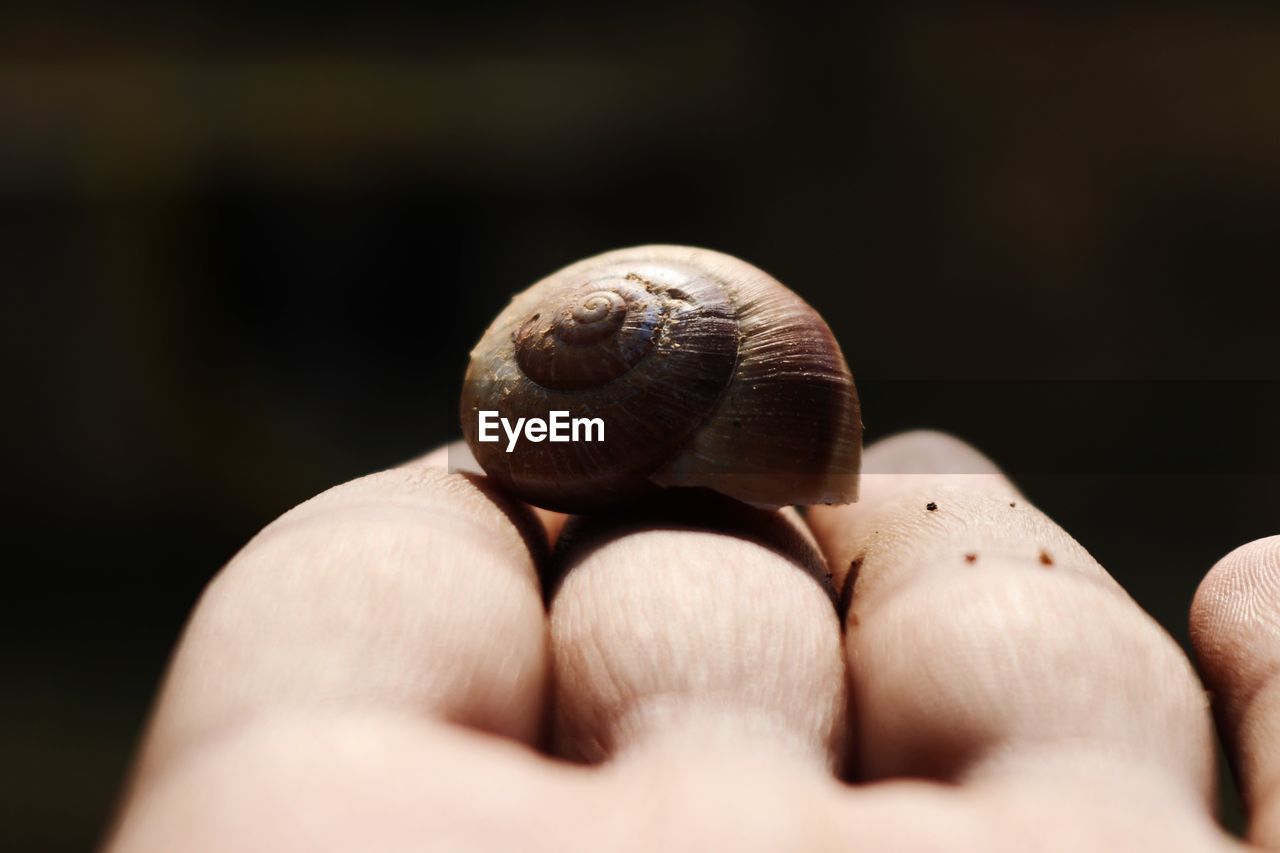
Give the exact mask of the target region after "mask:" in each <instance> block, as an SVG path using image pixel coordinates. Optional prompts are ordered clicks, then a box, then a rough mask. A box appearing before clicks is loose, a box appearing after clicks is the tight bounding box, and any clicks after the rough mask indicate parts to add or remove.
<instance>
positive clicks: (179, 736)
mask: <svg viewBox="0 0 1280 853" xmlns="http://www.w3.org/2000/svg"><path fill="white" fill-rule="evenodd" d="M544 550H545V548H544V545H543V538H542V536H541V535H540V533H539V532H538V531H537V527H536V522H534V521H533V520H532V518H531V517H530V516H529V515H528V513H527V511H526V510H525V509H524V508H523V507H522V506H519V505H517V504H515V503H514V502H511V501H508V500H506V499H505V498H503V497H502V496H501V495H499V494H497V493H496V492H495V491H494V490H492V489H491V488H489V487H488V486H487V485H486V484H485V482H484V481H483V480H482V479H480V478H476V477H471V476H468V475H463V474H449V473H447V472H446V471H444V470H442V469H439V468H435V467H431V466H429V465H421V464H410V465H407V466H404V467H402V468H398V469H393V470H390V471H385V472H382V473H379V474H374V475H371V476H368V477H364V478H361V479H359V480H355V481H353V482H350V483H347V484H345V485H342V486H338V487H336V488H333V489H330V490H329V491H327V492H325V493H323V494H321V495H320V496H318V497H316V498H313V499H312V500H309V501H307V502H306V503H303V504H302V505H300V506H298V507H297V508H295V509H293V510H291V511H290V512H288V513H285V515H283V516H282V517H281V518H280V519H278V520H277V521H275V522H273V523H272V524H271V525H269V526H268V527H267V528H266V529H265V530H263V531H262V532H261V533H260V534H258V536H256V537H255V538H254V539H253V540H252V541H251V542H250V543H249V544H248V545H246V546H245V548H244V549H243V550H242V551H240V553H238V554H237V555H236V556H235V557H234V559H232V561H231V562H230V564H229V565H228V566H227V567H226V568H225V569H223V571H222V572H220V573H219V575H218V576H217V577H216V578H215V579H214V580H213V582H212V583H211V584H210V585H209V587H208V589H206V590H205V592H204V594H203V596H202V597H201V600H200V602H199V604H198V606H197V607H196V610H195V612H194V614H193V616H192V618H191V620H190V623H189V624H188V626H187V629H186V631H185V633H184V636H183V639H182V641H181V643H180V645H179V648H178V650H177V652H176V654H175V657H174V660H173V662H172V664H171V668H170V672H169V674H168V677H167V680H166V683H165V686H164V688H163V691H162V693H161V697H160V699H159V702H158V705H157V708H156V710H155V714H154V720H153V723H152V726H151V730H150V733H149V736H148V739H147V743H146V745H145V748H144V752H143V758H142V761H141V763H140V773H139V776H140V778H145V777H146V776H147V775H148V774H149V773H151V772H152V771H154V770H155V769H156V768H157V767H159V766H161V765H163V764H165V763H166V762H167V761H169V760H170V759H171V757H172V756H173V755H175V754H177V753H180V752H181V751H182V750H184V749H186V748H189V747H190V746H191V745H193V744H198V743H200V742H201V741H202V740H203V739H204V738H206V737H208V736H209V735H210V734H211V733H214V732H218V731H220V730H225V729H227V728H229V727H234V726H236V725H240V724H243V723H245V722H246V721H247V720H252V719H253V718H255V717H257V716H262V715H268V714H278V713H280V712H290V711H300V712H312V711H315V710H317V709H327V710H333V709H339V710H341V709H360V710H371V711H378V712H398V713H404V714H408V715H413V716H418V717H435V718H439V719H443V720H448V721H452V722H457V723H460V724H463V725H467V726H473V727H475V728H479V729H483V730H487V731H492V732H496V733H500V734H504V735H509V736H511V737H515V738H518V739H520V740H524V741H531V740H533V739H534V737H535V735H536V733H537V732H538V730H539V724H540V716H541V711H542V707H543V704H544V703H543V695H544V676H545V671H546V647H545V635H546V625H545V611H544V608H543V604H542V598H541V592H540V588H539V585H538V580H537V568H536V563H537V562H538V560H539V554H542V553H543V552H544Z"/></svg>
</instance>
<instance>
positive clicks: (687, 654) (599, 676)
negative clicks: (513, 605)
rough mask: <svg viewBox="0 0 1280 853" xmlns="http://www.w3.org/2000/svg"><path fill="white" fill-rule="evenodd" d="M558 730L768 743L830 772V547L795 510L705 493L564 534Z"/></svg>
mask: <svg viewBox="0 0 1280 853" xmlns="http://www.w3.org/2000/svg"><path fill="white" fill-rule="evenodd" d="M561 542H562V550H561V552H560V554H559V558H558V559H559V562H560V566H561V567H562V568H563V569H564V570H565V571H566V572H567V573H566V574H565V575H564V577H563V580H562V582H561V583H560V585H559V587H558V589H557V590H556V592H555V594H554V597H553V599H552V605H551V645H552V649H553V657H554V662H555V664H554V665H555V673H556V677H555V690H556V693H555V703H554V705H555V713H554V716H553V728H554V737H555V743H556V747H557V750H558V751H559V752H560V753H561V754H564V755H567V756H569V757H572V758H575V759H579V760H586V761H600V760H603V759H606V758H615V757H621V756H626V755H630V756H636V755H645V754H652V753H662V754H671V753H675V754H688V753H694V754H702V753H704V752H706V751H709V750H713V751H718V752H721V753H730V754H733V753H741V754H757V753H763V754H766V755H768V756H770V759H771V760H772V759H773V758H774V757H776V756H778V755H782V754H785V755H788V756H791V757H794V758H796V759H797V761H798V762H801V763H809V764H813V765H816V766H817V767H819V768H821V767H822V766H823V765H826V766H831V765H832V763H833V762H834V760H835V756H836V755H837V754H838V751H839V750H838V738H839V736H840V732H841V729H842V726H841V721H842V719H843V713H844V704H845V681H844V677H845V676H844V660H843V655H842V653H841V646H840V628H839V624H838V621H837V619H836V615H835V608H834V604H833V597H832V592H831V589H830V586H829V584H828V582H827V577H826V574H825V568H824V566H823V563H822V560H821V557H820V556H819V555H818V553H817V550H816V548H815V547H814V545H813V544H812V542H811V540H809V539H808V538H807V537H806V534H805V533H804V532H803V526H802V525H801V524H800V522H799V520H798V519H797V518H796V517H795V516H794V514H791V515H780V514H776V513H766V512H763V511H760V510H754V509H750V508H748V507H746V506H743V505H741V504H737V503H735V502H732V501H728V500H723V499H718V498H716V497H714V496H710V495H709V494H702V493H694V494H691V495H684V496H679V495H668V496H666V497H664V498H662V505H661V506H658V505H650V506H647V507H644V508H640V509H632V510H630V511H628V512H627V513H626V514H624V515H619V516H612V517H609V518H604V519H595V520H587V519H575V520H574V521H573V522H571V526H570V528H569V529H568V530H566V533H565V534H564V536H563V537H562V540H561Z"/></svg>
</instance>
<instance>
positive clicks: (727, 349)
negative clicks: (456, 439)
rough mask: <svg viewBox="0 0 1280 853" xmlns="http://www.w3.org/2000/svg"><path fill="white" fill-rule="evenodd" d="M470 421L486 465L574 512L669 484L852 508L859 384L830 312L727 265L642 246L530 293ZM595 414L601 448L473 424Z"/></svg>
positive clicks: (476, 397)
mask: <svg viewBox="0 0 1280 853" xmlns="http://www.w3.org/2000/svg"><path fill="white" fill-rule="evenodd" d="M461 410H462V427H463V434H464V435H465V436H466V440H467V444H468V445H469V446H470V448H471V450H472V452H473V453H474V455H475V457H476V460H477V461H478V462H479V464H480V466H481V467H482V468H483V469H484V471H485V472H486V473H487V474H488V475H489V476H490V477H492V478H493V479H495V480H497V481H498V482H499V483H500V484H501V485H502V486H503V487H505V488H506V489H507V490H508V491H509V492H511V493H512V494H514V495H515V496H517V497H520V498H522V499H524V500H525V501H528V502H529V503H532V504H536V505H538V506H543V507H547V508H550V509H559V510H564V511H569V512H582V511H589V510H592V509H598V508H601V507H603V506H605V505H607V504H610V503H616V502H619V501H622V500H626V499H629V498H632V497H635V496H638V495H640V494H642V493H644V492H646V491H650V490H654V489H655V488H657V487H701V488H707V489H713V490H715V491H717V492H720V493H722V494H725V495H728V496H730V497H733V498H737V499H738V500H741V501H744V502H746V503H750V504H754V505H756V506H761V507H770V508H773V507H779V506H785V505H788V504H814V503H847V502H850V501H852V500H854V499H855V498H856V496H857V482H858V467H859V462H860V458H861V450H862V424H861V418H860V416H859V408H858V397H857V392H856V390H855V388H854V384H853V377H852V375H851V374H850V372H849V368H848V366H847V365H846V364H845V360H844V356H843V355H841V353H840V347H839V345H838V344H837V343H836V341H835V338H834V337H833V336H832V334H831V330H830V329H829V328H828V327H827V324H826V323H825V322H823V320H822V318H821V317H820V316H818V314H817V312H815V311H814V310H813V309H812V308H811V307H809V305H807V304H806V303H805V302H804V301H803V300H802V299H800V297H798V296H797V295H796V294H794V293H792V292H791V291H790V290H788V289H787V288H786V287H784V286H783V285H782V284H780V283H779V282H777V281H775V280H774V279H773V278H771V277H770V276H768V275H767V274H765V273H764V272H762V271H761V270H758V269H756V268H755V267H753V266H751V265H750V264H747V263H745V262H743V261H740V260H738V259H736V258H733V257H730V256H728V255H724V254H721V253H719V252H712V251H708V250H706V249H694V248H687V247H683V246H641V247H636V248H631V249H620V250H618V251H614V252H608V253H606V254H603V255H598V256H596V257H593V258H588V259H586V260H584V261H580V262H578V263H576V264H573V265H571V266H568V267H565V268H564V269H562V270H560V271H559V272H556V273H553V274H552V275H550V276H548V277H547V278H545V279H543V280H542V281H540V282H538V283H537V284H535V285H533V286H532V287H531V288H529V289H528V290H526V291H524V292H523V293H520V294H518V295H517V296H515V297H514V298H513V299H512V300H511V303H510V305H508V306H507V308H506V310H504V311H503V312H502V313H501V314H500V315H499V316H498V318H497V319H496V320H495V321H494V322H493V324H492V325H491V326H490V327H489V330H488V331H487V332H485V334H484V336H483V337H482V338H481V340H480V342H479V343H478V344H477V345H476V347H475V348H474V349H473V350H472V352H471V364H470V366H469V367H468V369H467V375H466V380H465V383H464V388H463V394H462V404H461ZM484 410H489V411H497V412H498V413H499V414H500V416H501V417H503V418H506V419H507V420H508V421H509V422H510V423H513V424H514V423H515V422H516V419H517V418H542V419H547V418H548V416H549V413H550V412H552V411H555V410H561V411H568V412H569V414H570V417H572V418H600V419H602V420H603V422H604V425H605V426H604V440H603V441H597V442H585V441H579V442H559V443H553V442H551V441H541V442H536V443H535V442H533V441H528V440H520V441H518V442H517V443H516V444H515V446H514V448H513V449H512V450H511V452H508V441H507V437H506V436H505V435H504V434H502V431H501V430H499V435H500V436H501V439H500V440H499V441H498V442H480V441H479V440H478V432H479V413H480V412H481V411H484Z"/></svg>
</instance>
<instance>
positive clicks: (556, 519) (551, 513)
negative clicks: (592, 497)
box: [414, 439, 569, 545]
mask: <svg viewBox="0 0 1280 853" xmlns="http://www.w3.org/2000/svg"><path fill="white" fill-rule="evenodd" d="M414 464H417V465H425V466H427V467H430V468H445V469H447V470H449V471H450V472H457V473H462V474H474V475H476V476H478V477H483V476H485V474H484V471H483V470H481V468H480V463H479V462H477V461H476V457H475V454H473V453H472V452H471V448H469V447H467V443H466V442H465V441H462V440H461V439H459V440H457V441H452V442H450V443H448V444H446V445H444V446H443V447H437V448H436V449H435V450H433V451H431V452H430V453H428V454H427V455H426V456H422V457H419V458H418V459H417V460H416V461H415V462H414ZM512 500H515V499H514V498H512ZM525 506H527V507H528V508H529V509H530V510H531V511H532V512H533V514H534V516H535V517H536V518H537V519H538V521H540V522H542V527H543V529H545V530H546V532H547V543H548V544H549V545H554V544H555V541H556V539H557V538H558V537H559V536H560V531H561V530H562V529H563V528H564V523H565V521H567V520H568V518H569V516H567V515H565V514H564V513H563V512H556V511H555V510H550V509H543V508H542V507H540V506H533V505H532V504H525Z"/></svg>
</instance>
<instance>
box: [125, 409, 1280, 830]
mask: <svg viewBox="0 0 1280 853" xmlns="http://www.w3.org/2000/svg"><path fill="white" fill-rule="evenodd" d="M445 458H446V457H445V455H444V453H443V452H442V451H440V452H437V453H435V454H432V455H430V456H428V457H426V458H424V459H422V460H418V461H416V462H414V463H412V464H409V465H406V466H404V467H401V468H398V469H394V470H391V471H386V472H383V473H379V474H374V475H372V476H369V477H365V478H362V479H360V480H356V481H353V482H351V483H347V484H345V485H342V486H338V487H336V488H334V489H331V490H330V491H328V492H325V493H324V494H322V495H320V496H319V497H316V498H314V499H312V500H311V501H308V502H306V503H304V504H302V505H301V506H299V507H297V508H296V509H294V510H292V511H290V512H289V513H286V514H285V515H284V516H283V517H282V518H280V519H279V520H277V521H276V522H274V523H273V524H271V525H270V526H268V527H267V528H266V529H265V530H264V531H263V532H262V533H260V534H259V535H258V536H257V537H255V538H254V539H253V541H251V542H250V543H249V544H248V545H246V546H245V548H244V549H243V550H242V551H241V552H240V553H239V554H237V555H236V557H235V558H234V559H233V560H232V561H231V563H230V564H229V565H228V566H227V567H226V568H225V569H224V570H223V571H222V572H221V573H220V574H219V575H218V577H217V578H216V579H215V580H214V581H213V582H212V583H211V584H210V586H209V588H208V589H207V590H206V592H205V593H204V595H203V597H202V599H201V601H200V603H199V605H198V607H197V608H196V610H195V613H194V614H193V616H192V618H191V622H190V625H189V626H188V628H187V631H186V634H185V636H184V637H183V639H182V641H181V643H180V645H179V647H178V649H177V651H176V652H175V655H174V659H173V662H172V666H171V670H170V673H169V676H168V678H167V680H166V683H165V686H164V688H163V690H162V691H161V694H160V696H159V698H158V700H157V704H156V708H155V712H154V716H153V720H152V722H151V725H150V728H149V732H148V735H147V737H146V739H145V742H144V745H143V748H142V751H141V754H140V756H139V759H138V763H137V767H136V770H135V773H134V776H133V779H132V782H131V785H130V789H129V791H128V792H127V794H126V797H125V800H124V807H123V810H122V813H121V816H120V818H119V820H118V822H117V825H116V827H115V828H114V830H113V832H112V833H111V837H110V839H109V841H108V844H107V846H108V849H110V850H112V851H119V852H120V853H124V851H130V852H131V853H132V852H133V851H173V850H183V851H190V852H191V853H198V851H212V850H235V851H250V850H264V851H290V850H299V851H303V850H305V851H329V850H332V851H352V850H380V851H381V850H386V851H399V850H459V849H462V850H502V851H505V850H554V851H573V850H584V851H585V850H590V851H598V850H636V851H651V850H690V851H694V850H708V849H724V850H740V851H754V850H817V851H823V850H857V851H876V850H886V851H889V850H892V851H917V850H920V851H924V850H947V851H969V850H972V851H984V853H985V852H986V851H1005V850H1008V851H1026V850H1161V851H1181V850H1196V851H1209V850H1226V849H1231V848H1237V847H1240V846H1241V845H1240V842H1238V841H1236V840H1234V839H1231V838H1229V837H1228V836H1227V835H1226V834H1225V833H1223V832H1222V831H1221V830H1220V829H1219V828H1218V827H1217V825H1216V823H1215V819H1214V815H1213V813H1212V803H1213V799H1214V796H1215V794H1214V789H1213V784H1214V781H1213V780H1214V757H1213V748H1214V746H1213V745H1214V730H1213V715H1214V714H1215V713H1216V716H1217V720H1218V722H1219V724H1220V726H1221V734H1222V737H1223V738H1224V740H1225V742H1226V744H1227V746H1228V752H1229V755H1230V756H1231V759H1232V761H1233V764H1234V766H1235V767H1236V768H1237V770H1238V772H1239V775H1240V782H1241V787H1242V790H1243V792H1244V794H1245V797H1246V799H1247V801H1248V803H1249V806H1250V812H1251V820H1250V824H1249V831H1248V835H1249V840H1250V841H1251V842H1252V843H1255V844H1257V845H1260V846H1262V847H1269V848H1271V849H1280V679H1277V678H1276V677H1275V673H1276V672H1278V671H1280V537H1275V538H1271V539H1267V540H1262V541H1259V542H1255V543H1252V544H1250V545H1245V546H1244V547H1242V548H1240V549H1238V550H1237V551H1235V552H1233V553H1232V554H1230V555H1228V556H1227V557H1225V558H1224V559H1223V560H1222V561H1221V562H1219V563H1218V564H1217V565H1216V566H1215V567H1213V569H1212V570H1211V571H1210V572H1209V574H1208V576H1207V577H1206V578H1205V580H1204V582H1203V584H1202V585H1201V587H1200V590H1199V592H1198V594H1197V596H1196V599H1195V602H1194V604H1193V606H1192V611H1191V626H1192V636H1193V639H1194V641H1195V647H1196V649H1197V652H1198V656H1199V658H1200V665H1201V671H1202V672H1203V674H1204V677H1205V679H1206V683H1207V686H1208V688H1209V689H1210V690H1211V695H1212V697H1213V699H1214V702H1215V703H1216V704H1215V705H1214V706H1213V707H1212V708H1211V706H1210V702H1209V695H1210V694H1209V693H1206V690H1205V686H1204V685H1202V684H1201V682H1200V680H1199V679H1198V678H1197V676H1196V674H1195V672H1194V670H1193V669H1192V666H1191V664H1190V662H1189V661H1188V660H1187V659H1186V657H1185V656H1184V655H1183V654H1182V652H1181V651H1180V649H1179V648H1178V646H1177V645H1176V644H1175V643H1174V641H1173V640H1172V639H1171V638H1170V637H1169V635H1168V634H1167V633H1166V632H1165V631H1164V630H1163V629H1161V627H1160V626H1159V625H1158V624H1157V623H1156V622H1155V621H1154V620H1152V619H1151V618H1150V617H1149V616H1148V615H1147V614H1146V613H1144V612H1143V611H1142V610H1141V609H1140V608H1139V607H1138V606H1137V604H1136V603H1135V602H1134V601H1133V600H1132V599H1131V598H1129V596H1128V595H1127V594H1126V593H1125V592H1124V590H1123V589H1121V588H1120V586H1119V585H1118V584H1117V583H1116V582H1115V581H1114V580H1113V579H1112V578H1111V576H1110V575H1108V574H1107V573H1106V571H1105V570H1104V569H1103V568H1102V567H1101V566H1099V565H1098V564H1097V563H1096V562H1095V561H1094V560H1093V559H1092V558H1091V557H1090V556H1089V555H1088V553H1087V552H1086V551H1085V550H1084V549H1083V548H1082V547H1080V545H1079V544H1077V543H1076V542H1075V541H1074V540H1073V539H1071V537H1070V536H1068V535H1067V534H1066V533H1065V532H1064V531H1063V530H1061V529H1060V528H1059V527H1057V526H1056V525H1054V524H1053V522H1052V521H1050V520H1049V519H1048V518H1047V517H1046V516H1044V515H1043V514H1042V513H1041V512H1039V511H1038V510H1037V509H1035V508H1034V507H1033V506H1031V505H1030V504H1029V503H1028V502H1027V500H1026V498H1025V497H1023V496H1022V495H1021V494H1019V493H1018V492H1017V491H1016V489H1015V488H1014V486H1013V485H1012V484H1010V483H1009V481H1008V480H1006V479H1005V478H1004V477H1003V476H1002V475H1001V474H1000V473H999V472H998V470H997V469H996V468H995V466H994V465H992V463H990V462H989V461H987V460H986V459H985V458H983V457H982V456H980V455H979V454H978V453H977V452H976V451H974V450H972V449H971V448H969V447H967V446H966V445H964V444H962V443H961V442H959V441H957V440H955V439H952V438H949V437H946V436H942V435H938V434H934V433H911V434H907V435H903V436H898V437H895V438H891V439H888V440H886V441H884V442H882V443H881V444H879V445H877V446H875V447H873V448H870V449H869V451H868V453H867V457H866V470H867V472H868V473H867V474H866V475H865V476H864V479H863V486H862V498H861V500H860V501H859V502H858V503H857V504H853V505H849V506H844V507H833V508H815V509H813V510H811V511H810V512H809V513H808V514H807V517H806V519H805V520H801V518H800V516H799V515H797V514H796V513H794V512H789V511H788V512H784V513H781V514H766V513H762V512H759V511H755V510H750V509H747V508H745V507H741V506H739V505H733V504H730V503H728V502H721V501H716V500H711V499H702V500H698V501H684V502H681V501H680V500H665V501H664V502H662V504H661V505H655V506H651V507H639V508H635V509H633V510H631V511H630V512H629V513H628V514H626V515H624V516H614V517H609V518H603V519H600V518H597V519H592V520H571V521H570V522H569V523H568V525H567V526H565V525H564V519H563V517H559V516H556V515H554V514H551V513H541V512H539V513H533V512H531V511H529V510H528V508H526V507H523V506H520V505H518V504H516V503H514V502H513V501H510V500H508V499H506V498H504V497H503V496H501V495H499V494H497V493H496V492H495V491H494V490H493V489H492V488H491V487H490V486H488V485H487V484H486V483H485V482H484V480H483V479H482V478H477V477H473V476H470V475H464V474H450V473H447V469H446V464H445ZM949 472H954V473H949ZM930 503H933V504H935V505H936V509H934V510H929V509H927V508H926V507H927V505H928V504H930ZM562 526H563V529H562ZM556 540H559V550H558V553H557V556H556V558H555V559H554V560H550V561H549V560H547V559H546V555H545V551H546V547H545V543H546V542H547V541H556ZM970 556H972V557H973V559H970ZM851 565H853V566H856V572H855V573H851V571H850V567H851ZM540 567H541V569H542V575H541V576H540V574H539V569H540ZM828 573H829V575H828ZM855 575H856V576H855ZM851 577H852V586H851V587H850V588H849V590H848V591H847V592H846V594H845V596H844V600H843V601H841V598H840V596H839V595H838V593H837V591H838V590H841V589H843V588H844V586H845V583H846V580H850V578H851ZM543 584H545V585H546V586H547V588H548V595H549V599H550V600H549V604H544V597H543V590H542V585H543ZM846 611H847V616H845V615H844V614H845V612H846ZM842 622H843V624H842ZM553 755H554V756H561V757H551V756H553ZM563 757H568V758H571V759H575V760H574V761H565V760H563Z"/></svg>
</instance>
